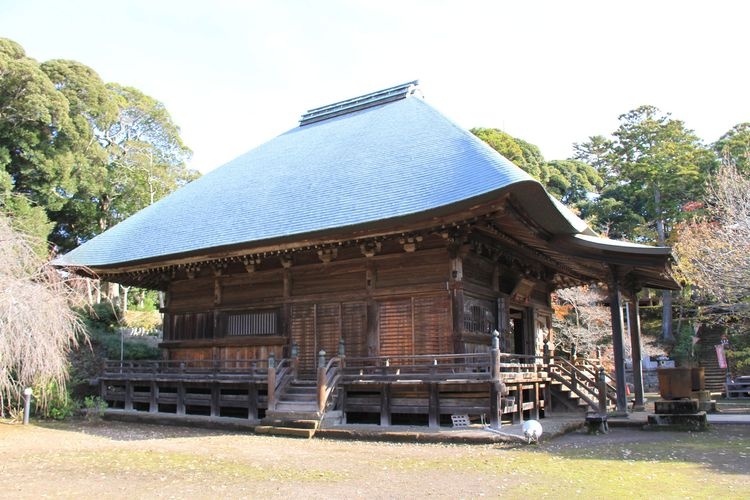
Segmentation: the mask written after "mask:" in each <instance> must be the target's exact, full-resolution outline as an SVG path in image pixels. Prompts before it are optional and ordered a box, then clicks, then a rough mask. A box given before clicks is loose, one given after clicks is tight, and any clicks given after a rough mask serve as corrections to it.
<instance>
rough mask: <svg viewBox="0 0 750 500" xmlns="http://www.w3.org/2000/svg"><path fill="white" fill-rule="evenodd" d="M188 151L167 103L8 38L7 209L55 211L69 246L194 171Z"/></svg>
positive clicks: (1, 157) (1, 118) (19, 217)
mask: <svg viewBox="0 0 750 500" xmlns="http://www.w3.org/2000/svg"><path fill="white" fill-rule="evenodd" d="M189 156H190V150H189V149H188V148H187V147H186V146H185V145H184V144H183V143H182V140H181V138H180V135H179V128H178V127H177V126H176V125H175V123H174V122H173V120H172V118H171V116H170V115H169V113H168V112H167V110H166V108H165V107H164V105H163V104H162V103H161V102H159V101H157V100H156V99H153V98H152V97H149V96H147V95H145V94H143V93H142V92H140V91H138V90H137V89H134V88H131V87H124V86H121V85H118V84H114V83H111V84H105V83H104V82H103V81H102V80H101V79H100V78H99V76H98V75H97V74H96V72H95V71H94V70H93V69H91V68H89V67H88V66H85V65H83V64H81V63H78V62H76V61H68V60H52V61H47V62H44V63H42V64H39V63H37V62H36V61H35V60H33V59H31V58H28V57H26V55H25V53H24V51H23V48H22V47H21V46H20V45H18V44H17V43H15V42H12V41H10V40H5V39H0V209H2V210H3V211H5V212H8V213H11V214H14V215H15V216H16V217H14V219H13V220H14V221H15V222H14V223H15V224H18V225H28V226H29V227H34V228H36V230H37V231H39V232H40V233H41V232H44V231H45V230H47V229H48V226H47V225H46V224H47V220H46V219H49V220H50V221H52V223H53V224H54V227H53V229H52V231H51V233H50V235H49V237H50V239H51V240H52V241H53V242H54V243H56V244H57V245H58V247H59V248H60V249H61V250H63V251H64V250H68V249H70V248H73V247H75V246H77V245H78V244H80V243H81V242H83V241H86V240H88V239H90V238H92V237H93V236H95V235H97V234H99V233H100V232H102V231H103V230H104V229H106V228H107V227H109V226H111V225H112V224H115V223H117V222H119V221H120V220H122V219H124V218H126V217H128V216H129V215H131V214H133V213H134V212H136V211H138V210H140V209H141V208H143V207H145V206H147V205H149V204H151V203H153V202H154V201H156V200H157V199H159V198H161V197H163V196H164V195H166V194H167V193H169V192H171V191H173V190H175V189H176V188H178V187H179V186H181V185H183V184H185V183H187V182H189V181H190V180H192V179H194V178H195V177H196V176H197V173H196V172H195V171H192V170H188V169H187V168H186V167H185V161H186V160H187V159H188V158H189ZM126 193H127V195H126ZM47 232H49V231H47ZM46 237H47V236H46V235H45V239H46Z"/></svg>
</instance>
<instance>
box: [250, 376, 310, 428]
mask: <svg viewBox="0 0 750 500" xmlns="http://www.w3.org/2000/svg"><path fill="white" fill-rule="evenodd" d="M322 416H323V415H322V413H321V412H319V411H318V386H317V384H316V381H315V380H292V381H290V382H289V384H288V385H287V386H286V387H285V388H284V390H283V391H282V392H281V393H280V394H279V396H278V400H277V401H276V405H275V408H274V409H273V410H269V411H267V412H266V416H265V417H264V418H263V420H261V425H259V426H257V427H256V428H255V432H257V433H258V434H268V435H272V436H292V437H302V438H311V437H313V436H314V435H315V431H317V430H318V428H319V427H320V421H321V418H322Z"/></svg>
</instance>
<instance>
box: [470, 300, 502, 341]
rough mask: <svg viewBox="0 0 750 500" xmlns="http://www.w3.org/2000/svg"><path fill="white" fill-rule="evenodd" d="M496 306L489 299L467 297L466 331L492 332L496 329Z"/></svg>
mask: <svg viewBox="0 0 750 500" xmlns="http://www.w3.org/2000/svg"><path fill="white" fill-rule="evenodd" d="M496 323H497V322H496V320H495V307H494V304H493V303H492V302H491V301H489V300H481V299H473V298H468V297H467V298H466V299H465V301H464V331H466V332H471V333H491V332H492V330H494V329H495V325H496Z"/></svg>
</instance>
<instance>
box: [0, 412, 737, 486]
mask: <svg viewBox="0 0 750 500" xmlns="http://www.w3.org/2000/svg"><path fill="white" fill-rule="evenodd" d="M0 454H2V456H3V460H2V463H0V477H2V482H3V489H2V491H3V493H2V496H3V497H6V498H7V497H14V498H46V497H54V498H73V497H77V498H78V497H100V498H126V497H127V498H154V497H157V498H186V497H190V498H209V497H213V498H237V497H249V498H269V497H271V498H278V497H289V496H298V497H299V496H302V497H304V498H344V497H346V498H368V499H369V498H403V497H406V496H408V497H417V498H422V497H436V498H475V497H482V496H488V497H500V496H502V497H504V498H522V497H528V496H529V495H534V496H537V497H545V496H547V497H552V498H559V497H561V496H566V495H576V497H578V496H587V497H590V498H602V497H608V498H620V497H628V498H653V497H655V496H658V497H661V498H685V497H692V498H715V497H717V496H718V497H730V498H750V487H749V486H748V485H750V464H749V460H748V457H749V456H750V426H729V425H727V426H714V427H713V428H712V429H711V430H710V431H709V432H705V433H675V432H644V431H640V430H637V429H621V428H616V429H613V430H612V431H611V432H610V433H609V434H607V435H598V436H589V435H587V434H585V433H584V432H573V433H570V434H568V435H565V436H563V437H560V438H558V439H554V440H551V441H548V442H543V443H542V444H540V445H538V446H534V445H531V446H526V445H512V444H491V445H487V444H484V445H477V444H471V445H465V444H414V443H408V444H406V443H384V442H363V441H339V440H330V439H317V438H316V439H311V440H301V439H290V438H278V437H267V436H258V435H254V434H248V433H232V432H222V431H213V430H203V429H193V428H185V427H168V426H159V425H148V424H132V423H125V422H114V421H99V422H67V423H50V424H45V423H37V424H35V425H30V426H21V425H9V424H0Z"/></svg>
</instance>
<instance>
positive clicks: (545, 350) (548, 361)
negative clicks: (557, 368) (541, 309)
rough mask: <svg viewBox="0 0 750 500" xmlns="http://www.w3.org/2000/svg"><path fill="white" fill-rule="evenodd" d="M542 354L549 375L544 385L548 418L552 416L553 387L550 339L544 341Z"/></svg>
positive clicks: (546, 415) (545, 407) (545, 411)
mask: <svg viewBox="0 0 750 500" xmlns="http://www.w3.org/2000/svg"><path fill="white" fill-rule="evenodd" d="M542 354H543V362H544V371H545V372H546V373H547V380H546V381H545V384H544V416H545V417H548V416H550V415H552V386H551V384H550V383H549V381H550V380H551V378H550V373H552V353H551V351H550V348H549V339H544V347H543V350H542Z"/></svg>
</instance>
